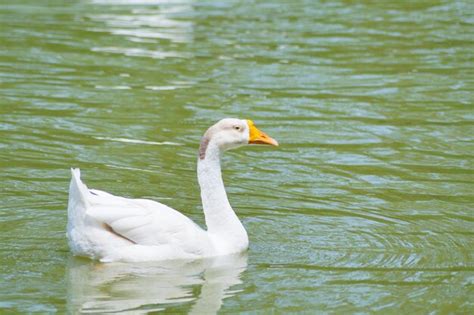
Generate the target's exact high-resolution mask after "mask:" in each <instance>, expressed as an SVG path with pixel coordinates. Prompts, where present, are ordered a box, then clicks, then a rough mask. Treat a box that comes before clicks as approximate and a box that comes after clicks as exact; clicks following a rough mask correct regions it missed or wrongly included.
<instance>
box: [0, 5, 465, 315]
mask: <svg viewBox="0 0 474 315" xmlns="http://www.w3.org/2000/svg"><path fill="white" fill-rule="evenodd" d="M473 34H474V2H472V1H468V0H466V1H448V0H439V1H434V0H431V1H421V0H420V1H392V2H387V1H378V2H377V1H357V2H353V1H342V0H338V1H328V2H327V1H310V0H308V1H277V2H270V1H222V2H220V1H192V0H178V1H171V0H170V1H151V0H150V1H146V0H143V1H131V0H129V1H126V0H112V1H106V0H96V1H33V0H26V1H14V0H2V1H1V3H0V47H1V48H0V167H1V183H0V197H1V204H0V252H1V255H0V281H1V286H0V313H3V312H12V313H35V312H39V313H54V312H57V313H65V312H68V313H71V314H74V313H80V312H83V313H88V312H98V313H103V312H119V311H121V312H128V313H132V314H134V313H137V314H140V313H147V312H153V311H158V310H166V311H169V312H182V313H195V314H202V313H214V312H216V311H217V310H220V311H221V312H222V313H228V312H248V313H262V314H263V313H269V312H275V313H288V312H308V313H313V312H314V313H339V314H347V313H354V312H358V313H367V312H376V313H377V312H378V313H383V314H387V313H388V314H427V313H431V314H449V313H456V314H468V313H471V314H472V313H473V312H474V214H473V213H474V211H473V203H474V194H473V191H474V171H473V161H474V159H473V158H474V127H473V126H474V111H473V107H472V105H473V99H474V70H473V69H474V68H473V62H474V42H473V38H474V37H473V36H474V35H473ZM223 117H240V118H250V119H253V120H254V121H255V123H256V124H257V125H258V126H259V127H260V128H261V129H262V130H264V131H266V132H267V133H268V134H270V135H271V136H273V137H274V138H276V139H277V140H278V141H279V142H280V147H279V148H277V149H273V148H260V147H258V148H256V147H247V148H242V149H239V150H237V151H233V152H229V153H228V154H227V155H226V156H225V158H224V163H223V164H224V168H225V170H224V179H225V182H226V186H227V190H228V193H229V198H230V201H231V203H232V205H233V207H234V209H236V211H237V213H238V215H239V217H240V218H241V220H242V221H243V223H244V225H245V227H246V229H247V231H248V233H249V238H250V248H249V251H248V253H247V254H244V255H238V256H235V257H232V256H231V257H222V258H219V259H210V260H203V261H194V262H174V263H147V264H132V265H130V264H100V263H97V262H92V261H89V260H87V259H79V258H75V257H72V255H71V254H70V253H69V250H68V247H67V243H66V237H65V229H66V207H67V191H68V183H69V178H70V172H69V168H70V167H72V166H74V167H80V168H81V169H82V174H83V179H84V180H85V182H86V183H87V184H88V185H89V187H93V188H98V189H102V190H106V191H109V192H111V193H114V194H117V195H122V196H126V197H143V198H151V199H154V200H157V201H160V202H163V203H166V204H168V205H169V206H172V207H173V208H175V209H179V210H181V211H182V212H183V213H184V214H186V215H188V216H190V217H191V218H192V219H193V220H195V221H196V222H197V223H199V224H201V225H202V224H203V223H204V220H203V216H202V209H201V207H200V199H199V190H198V186H197V181H196V175H195V163H196V157H197V148H198V143H199V139H200V137H201V135H202V133H203V132H204V131H205V130H206V128H207V127H208V126H210V125H211V124H213V123H214V122H215V121H217V120H219V119H220V118H223Z"/></svg>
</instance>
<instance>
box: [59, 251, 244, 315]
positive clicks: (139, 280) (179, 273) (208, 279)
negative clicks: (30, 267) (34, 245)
mask: <svg viewBox="0 0 474 315" xmlns="http://www.w3.org/2000/svg"><path fill="white" fill-rule="evenodd" d="M246 269H247V254H245V253H244V254H238V255H228V256H221V257H215V258H209V259H202V260H195V261H165V262H153V263H151V262H150V263H140V264H133V265H132V264H126V263H111V264H102V263H98V262H92V261H89V260H84V259H80V258H76V257H71V258H70V259H69V261H68V265H67V289H68V301H67V304H68V305H67V307H68V313H71V314H76V313H104V312H107V313H108V312H126V313H131V314H146V313H148V312H152V311H160V310H165V309H166V308H167V307H168V306H170V304H171V303H172V304H173V306H174V307H175V306H176V304H178V303H183V304H189V307H190V311H189V312H190V313H191V314H203V313H216V312H217V311H218V310H219V309H220V307H221V305H222V302H223V299H224V298H226V297H230V296H233V295H235V294H237V293H238V292H239V291H238V290H232V289H231V287H232V286H234V285H237V284H240V283H242V282H241V280H240V276H241V274H242V272H244V271H245V270H246Z"/></svg>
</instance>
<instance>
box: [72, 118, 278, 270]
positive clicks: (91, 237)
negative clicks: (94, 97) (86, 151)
mask: <svg viewBox="0 0 474 315" xmlns="http://www.w3.org/2000/svg"><path fill="white" fill-rule="evenodd" d="M246 144H270V145H275V146H278V142H277V141H276V140H274V139H272V138H271V137H269V136H268V135H266V134H265V133H264V132H262V131H260V130H258V129H257V127H255V125H254V123H253V122H252V121H251V120H241V119H233V118H226V119H222V120H221V121H219V122H217V123H216V124H215V125H213V126H212V127H210V128H209V129H208V130H207V131H206V133H205V134H204V136H203V137H202V140H201V145H200V147H199V157H198V164H197V174H198V181H199V186H200V187H201V199H202V205H203V209H204V215H205V219H206V225H207V231H206V230H203V229H201V228H200V227H199V226H198V225H197V224H195V223H194V222H193V221H192V220H191V219H189V218H187V217H186V216H184V215H183V214H181V213H180V212H178V211H176V210H174V209H172V208H170V207H168V206H166V205H164V204H161V203H159V202H156V201H153V200H146V199H128V198H123V197H117V196H114V195H111V194H109V193H106V192H103V191H100V190H94V189H88V188H87V187H86V185H85V184H84V183H82V181H81V179H80V171H79V169H72V170H71V171H72V179H71V184H70V187H69V204H68V225H67V236H68V240H69V246H70V248H71V250H72V252H73V253H74V254H75V255H79V256H87V257H91V258H93V259H100V260H101V261H103V262H111V261H152V260H169V259H195V258H202V257H211V256H219V255H227V254H232V253H237V252H241V251H244V250H246V249H247V247H248V236H247V232H246V231H245V228H244V227H243V225H242V223H241V222H240V221H239V219H238V218H237V215H236V214H235V212H234V210H233V209H232V207H231V206H230V204H229V200H228V199H227V194H226V191H225V188H224V183H223V181H222V176H221V165H220V157H221V154H222V153H223V152H224V151H226V150H229V149H234V148H237V147H240V146H242V145H246Z"/></svg>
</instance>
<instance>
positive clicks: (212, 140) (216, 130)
mask: <svg viewBox="0 0 474 315" xmlns="http://www.w3.org/2000/svg"><path fill="white" fill-rule="evenodd" d="M248 144H267V145H274V146H278V142H277V141H276V140H275V139H273V138H272V137H270V136H269V135H267V134H266V133H264V132H263V131H261V130H259V129H258V128H257V127H256V126H255V124H254V123H253V121H251V120H248V119H236V118H224V119H222V120H220V121H218V122H217V123H216V124H214V125H213V126H211V127H210V128H209V129H208V130H207V131H206V133H205V134H204V136H203V137H202V139H201V146H200V148H199V158H200V159H201V160H202V159H204V158H205V156H206V151H207V148H208V147H210V146H212V147H215V148H218V150H219V151H221V152H222V151H227V150H230V149H235V148H238V147H241V146H244V145H248Z"/></svg>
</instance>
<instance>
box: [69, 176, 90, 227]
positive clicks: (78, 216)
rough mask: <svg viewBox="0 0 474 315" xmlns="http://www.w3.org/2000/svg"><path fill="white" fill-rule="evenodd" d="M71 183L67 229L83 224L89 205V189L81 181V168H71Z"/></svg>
mask: <svg viewBox="0 0 474 315" xmlns="http://www.w3.org/2000/svg"><path fill="white" fill-rule="evenodd" d="M71 175H72V177H71V184H70V185H69V202H68V209H67V214H68V230H70V229H73V228H75V227H79V226H82V225H83V224H84V220H85V216H86V211H87V208H88V206H89V202H88V200H87V196H88V195H89V190H88V189H87V186H86V185H85V184H84V183H83V182H82V181H81V170H80V169H78V168H71Z"/></svg>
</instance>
